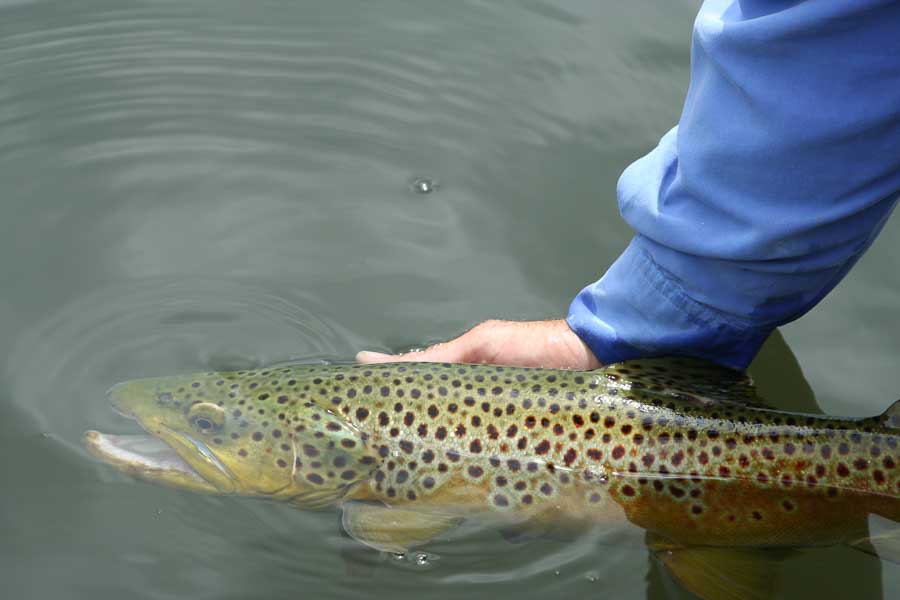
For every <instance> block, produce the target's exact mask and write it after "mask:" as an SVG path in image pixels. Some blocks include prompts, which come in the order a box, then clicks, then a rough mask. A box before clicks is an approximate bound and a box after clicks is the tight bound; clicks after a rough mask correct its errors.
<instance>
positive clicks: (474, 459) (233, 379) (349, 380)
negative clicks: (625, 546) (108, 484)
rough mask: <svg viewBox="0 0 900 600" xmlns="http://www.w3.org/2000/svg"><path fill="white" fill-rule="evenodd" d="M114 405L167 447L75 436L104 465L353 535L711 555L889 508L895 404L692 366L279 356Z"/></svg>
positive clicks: (802, 542) (166, 381)
mask: <svg viewBox="0 0 900 600" xmlns="http://www.w3.org/2000/svg"><path fill="white" fill-rule="evenodd" d="M111 397H112V402H113V404H114V405H115V406H116V408H117V409H118V410H119V411H120V412H122V413H123V414H126V415H128V416H132V417H134V418H136V419H137V420H138V421H139V422H140V423H141V425H142V426H143V427H144V428H145V429H146V430H147V431H148V432H149V433H151V434H152V435H153V436H154V437H155V438H156V439H157V440H159V441H161V442H163V443H164V446H161V447H160V448H158V449H157V450H158V451H157V452H156V454H155V455H154V456H155V457H156V458H153V459H151V458H148V456H149V454H152V453H149V454H148V453H147V451H146V450H145V451H144V452H143V454H142V452H141V451H140V450H139V449H137V445H138V440H137V438H135V439H134V440H131V439H130V438H129V439H126V438H124V437H122V438H116V437H115V436H109V435H105V434H99V433H96V432H89V433H88V434H87V438H86V443H87V446H88V448H89V449H91V450H92V452H93V453H94V454H96V455H98V456H100V457H101V458H103V459H104V460H106V461H107V462H111V463H113V464H115V465H116V466H118V467H119V468H121V469H123V470H126V471H129V472H131V473H133V474H135V475H138V476H140V477H144V478H146V479H150V480H154V481H158V482H162V483H168V484H171V485H175V486H179V487H188V488H191V489H195V490H198V491H206V492H213V493H223V494H242V495H249V496H258V497H264V498H270V499H275V500H282V501H287V502H292V503H295V504H296V505H298V506H301V507H309V508H320V507H326V506H329V505H335V506H339V507H341V508H343V510H344V525H345V527H347V528H348V531H349V532H350V533H351V534H353V535H354V536H355V537H357V538H358V539H361V540H362V541H364V542H366V543H369V544H370V545H372V546H374V547H377V548H381V549H386V550H402V549H406V548H408V547H410V546H413V545H416V544H420V543H424V542H425V541H427V540H428V539H430V538H431V537H433V536H434V535H437V534H439V533H441V532H442V531H444V530H446V529H448V528H450V527H452V526H454V525H456V524H458V523H459V522H460V521H461V520H463V519H471V518H473V517H483V518H485V519H493V520H496V521H497V522H499V523H516V524H519V525H524V526H530V527H535V528H536V529H541V530H547V529H555V528H558V529H565V528H571V529H575V530H578V529H581V528H584V527H586V526H590V525H592V524H595V523H611V522H623V523H624V522H628V523H631V524H634V525H637V526H639V527H641V528H643V529H645V530H647V532H649V534H650V535H652V536H654V539H657V540H665V544H675V545H677V546H678V547H694V546H702V547H705V548H709V547H727V548H761V547H766V548H771V547H785V548H787V547H801V546H811V545H829V544H836V543H848V542H852V541H854V540H857V539H862V538H864V537H865V536H866V535H867V525H866V523H867V519H868V517H869V515H872V514H874V515H878V516H880V517H883V518H885V519H888V520H890V521H897V520H900V467H898V464H897V463H898V460H900V457H898V454H897V443H898V433H900V429H898V426H900V408H898V407H897V406H896V405H895V406H893V407H891V408H890V409H888V411H887V412H886V413H884V414H883V415H879V416H876V417H871V418H865V419H840V418H832V417H823V416H815V415H806V414H794V413H785V412H781V411H777V410H773V409H771V408H767V407H765V406H763V405H762V404H761V403H760V401H759V399H757V398H756V397H755V393H754V390H753V388H752V386H751V384H750V382H749V381H748V380H747V379H746V378H745V377H744V376H743V375H741V374H739V373H736V372H732V371H728V370H725V369H720V368H718V367H714V366H710V365H707V364H705V363H700V362H697V361H691V360H679V359H652V360H639V361H630V362H626V363H621V364H618V365H610V366H607V367H604V368H602V369H599V370H596V371H590V372H579V371H558V370H544V369H526V368H514V367H503V366H492V365H464V364H447V363H441V364H438V363H396V364H385V365H336V366H312V365H291V366H283V367H273V368H270V369H259V370H253V371H237V372H227V373H222V372H212V373H204V374H195V375H185V376H176V377H163V378H157V379H145V380H135V381H133V382H127V383H125V384H120V385H119V386H116V387H115V388H113V390H112V392H111ZM142 443H149V442H146V441H145V442H142ZM167 450H168V451H169V453H168V454H165V453H166V451H167ZM171 450H174V452H175V454H176V455H177V456H174V455H173V454H172V452H171ZM162 456H165V457H166V459H167V460H168V461H169V462H168V463H167V464H166V465H162V466H161V465H160V462H159V457H162ZM178 461H180V463H178ZM176 463H178V464H176ZM173 465H175V466H173ZM669 554H671V553H669ZM667 564H668V563H667ZM668 566H670V567H672V568H676V567H677V565H674V566H673V565H668ZM682 580H683V581H684V578H683V579H682ZM694 591H697V590H696V589H695V590H694ZM706 597H724V596H712V595H709V594H707V595H706Z"/></svg>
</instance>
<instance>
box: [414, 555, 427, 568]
mask: <svg viewBox="0 0 900 600" xmlns="http://www.w3.org/2000/svg"><path fill="white" fill-rule="evenodd" d="M415 560H416V564H417V565H418V566H420V567H425V566H428V563H429V557H428V555H427V554H425V553H424V552H416V558H415Z"/></svg>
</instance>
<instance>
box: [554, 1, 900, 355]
mask: <svg viewBox="0 0 900 600" xmlns="http://www.w3.org/2000/svg"><path fill="white" fill-rule="evenodd" d="M741 11H743V12H741ZM898 30H900V6H898V5H897V4H896V3H891V2H875V1H866V0H852V1H838V0H832V1H830V2H824V3H823V2H802V3H799V4H796V3H780V2H773V1H766V2H751V1H746V0H745V1H744V2H741V3H740V4H738V3H731V2H707V3H705V4H704V7H703V9H702V10H701V13H700V15H699V16H698V19H697V22H696V24H695V30H694V41H693V52H692V75H691V86H690V90H689V92H688V97H687V99H686V101H685V106H684V111H683V114H682V118H681V121H680V125H679V127H678V128H676V129H674V130H672V131H671V132H669V133H668V134H667V135H666V136H665V137H664V138H663V139H662V140H661V142H660V144H659V146H658V147H657V148H656V149H655V150H654V151H652V152H651V153H650V154H649V155H647V156H646V157H644V158H643V159H641V160H639V161H637V162H636V163H634V164H633V165H632V166H631V167H629V168H628V169H627V170H626V171H625V173H624V174H623V176H622V178H621V180H620V182H619V189H618V195H619V204H620V209H621V211H622V215H623V217H624V218H625V219H626V221H627V222H628V223H629V224H630V225H631V226H632V227H633V228H634V229H635V230H636V231H637V233H638V235H637V237H636V238H635V240H634V241H633V242H632V244H631V245H630V246H629V249H628V250H626V252H625V253H624V254H623V255H622V257H621V258H620V259H619V260H618V261H617V262H616V263H615V264H614V265H613V266H612V267H611V268H610V270H609V271H608V272H607V274H606V275H605V276H604V277H603V278H602V279H601V280H600V281H598V282H597V283H595V284H593V285H591V286H588V287H587V288H585V290H584V291H582V292H581V294H579V296H578V297H577V298H576V300H575V301H574V302H573V304H572V308H571V310H570V314H569V319H568V321H569V324H570V326H571V327H572V328H573V330H575V331H576V333H578V334H579V335H580V336H581V337H582V339H584V340H585V341H586V342H587V343H588V345H589V346H590V347H591V348H592V350H593V351H594V353H595V354H596V355H597V356H598V357H599V358H600V360H602V361H605V362H611V361H616V360H622V359H625V358H633V357H637V356H647V355H660V354H672V353H676V354H687V355H692V356H698V357H702V358H708V359H711V360H715V361H717V362H720V363H722V364H726V365H728V366H732V367H738V368H742V367H744V366H746V365H747V363H749V361H750V360H751V359H752V357H753V355H754V354H755V353H756V351H757V350H758V348H759V346H760V345H761V344H762V342H763V341H764V340H765V338H766V337H767V335H768V333H769V332H770V331H771V330H772V329H773V328H774V327H776V326H777V325H779V324H782V323H785V322H787V321H790V320H792V319H795V318H797V317H799V316H800V315H802V314H803V313H804V312H806V311H807V310H809V309H810V308H811V307H812V306H814V305H815V304H816V303H817V302H818V301H819V300H820V299H821V298H822V297H824V295H825V294H827V293H828V291H830V290H831V289H832V288H833V287H834V285H836V284H837V283H838V282H839V281H840V279H841V278H842V277H843V276H844V275H845V274H846V273H847V271H848V270H849V269H850V267H851V266H852V265H853V264H854V263H855V261H856V260H857V259H858V258H859V256H861V254H862V253H863V252H864V251H865V249H866V248H868V246H869V245H870V244H871V242H872V240H873V239H874V237H875V235H877V233H878V231H879V230H880V229H881V227H882V226H883V224H884V222H885V220H886V219H887V217H888V215H889V214H890V211H891V209H892V208H893V206H894V204H895V203H896V199H897V195H898V190H900V41H898V37H900V36H897V35H896V32H897V31H898Z"/></svg>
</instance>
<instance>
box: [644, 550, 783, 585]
mask: <svg viewBox="0 0 900 600" xmlns="http://www.w3.org/2000/svg"><path fill="white" fill-rule="evenodd" d="M647 546H648V547H649V548H650V550H651V551H652V552H653V554H654V556H655V557H656V558H657V559H658V560H659V561H660V562H661V563H662V564H663V565H665V567H666V568H667V569H668V570H669V572H670V573H671V574H672V576H673V577H674V578H675V580H676V581H677V582H678V583H679V584H681V586H682V587H684V588H685V589H686V590H688V591H689V592H691V593H693V594H695V595H696V596H698V597H699V598H701V599H702V600H767V599H769V598H771V597H772V596H773V594H774V591H775V584H776V580H777V578H776V573H777V568H778V562H779V561H780V560H782V559H783V558H784V557H785V553H783V552H778V551H769V550H760V549H754V548H750V549H744V548H715V547H711V546H678V545H675V544H672V543H669V542H668V541H666V540H664V539H662V538H659V537H657V536H652V535H648V536H647Z"/></svg>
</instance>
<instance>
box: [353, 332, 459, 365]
mask: <svg viewBox="0 0 900 600" xmlns="http://www.w3.org/2000/svg"><path fill="white" fill-rule="evenodd" d="M466 347H467V344H466V343H465V341H463V340H461V339H460V338H457V339H455V340H453V341H450V342H445V343H442V344H435V345H433V346H429V347H428V348H426V349H425V350H419V351H414V352H407V353H406V354H383V353H381V352H370V351H366V350H364V351H362V352H360V353H359V354H357V355H356V361H357V362H360V363H363V364H375V363H385V362H466V359H467V352H466Z"/></svg>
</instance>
